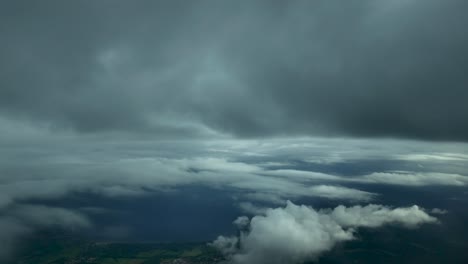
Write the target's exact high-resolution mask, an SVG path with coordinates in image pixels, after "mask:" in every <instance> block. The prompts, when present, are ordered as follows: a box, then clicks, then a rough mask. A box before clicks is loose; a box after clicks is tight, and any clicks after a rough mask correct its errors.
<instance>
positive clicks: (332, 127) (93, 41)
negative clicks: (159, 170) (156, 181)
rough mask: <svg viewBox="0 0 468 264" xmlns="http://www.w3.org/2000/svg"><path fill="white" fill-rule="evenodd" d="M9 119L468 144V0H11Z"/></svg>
mask: <svg viewBox="0 0 468 264" xmlns="http://www.w3.org/2000/svg"><path fill="white" fill-rule="evenodd" d="M1 6H2V7H1V8H0V34H1V42H0V56H1V58H2V59H1V60H0V115H3V116H6V117H12V118H20V119H22V120H29V121H35V122H36V121H38V122H41V123H46V124H49V125H50V126H51V127H53V128H59V129H73V130H75V131H77V132H79V133H94V132H109V131H124V132H129V133H135V134H140V133H150V134H154V135H156V136H157V135H175V136H177V137H187V136H188V137H191V136H194V135H209V134H210V133H221V134H223V133H226V134H232V135H234V136H237V137H263V136H278V135H281V136H294V135H339V136H343V135H344V136H359V137H380V136H383V137H403V138H416V139H426V140H453V141H467V140H468V121H467V120H468V103H467V99H468V88H467V87H468V86H467V85H468V75H467V74H466V69H468V65H467V64H468V58H467V57H468V31H467V30H466V28H465V25H466V24H468V21H467V20H468V18H467V17H466V15H465V10H467V8H468V2H467V1H462V0H460V1H456V0H450V1H432V0H431V1H422V0H411V1H383V0H382V1H322V2H318V1H287V2H283V1H105V0H103V1H40V2H31V1H2V3H1Z"/></svg>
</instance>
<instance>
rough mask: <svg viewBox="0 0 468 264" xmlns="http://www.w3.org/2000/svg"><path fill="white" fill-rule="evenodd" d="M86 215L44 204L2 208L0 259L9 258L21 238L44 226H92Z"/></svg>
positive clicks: (74, 227)
mask: <svg viewBox="0 0 468 264" xmlns="http://www.w3.org/2000/svg"><path fill="white" fill-rule="evenodd" d="M91 226H92V224H91V222H90V221H89V220H88V219H87V217H86V216H85V215H82V214H80V213H78V212H74V211H72V210H68V209H64V208H57V207H49V206H42V205H13V206H11V208H8V210H5V209H4V210H0V237H1V238H2V241H3V244H2V247H1V248H0V261H5V260H9V258H10V257H11V256H12V254H13V253H14V250H15V248H16V246H17V244H18V243H21V239H24V238H26V237H27V236H28V235H31V234H33V233H34V231H37V230H41V229H44V228H56V229H61V230H79V229H84V228H89V227H91Z"/></svg>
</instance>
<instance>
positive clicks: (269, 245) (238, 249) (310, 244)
mask: <svg viewBox="0 0 468 264" xmlns="http://www.w3.org/2000/svg"><path fill="white" fill-rule="evenodd" d="M239 219H242V222H243V223H248V221H247V219H246V218H245V217H242V218H239ZM437 221H438V220H437V219H436V218H435V217H432V216H430V215H428V214H427V213H426V212H425V211H424V210H423V209H421V208H420V207H418V206H416V205H415V206H411V207H403V208H389V207H386V206H382V205H373V204H370V205H367V206H353V207H345V206H342V205H340V206H338V207H336V208H335V209H333V210H331V209H327V210H318V211H317V210H315V209H313V208H311V207H308V206H305V205H295V204H293V203H292V202H289V201H288V202H287V205H286V206H285V207H280V208H275V209H266V210H265V213H264V214H261V215H257V216H254V217H253V218H252V219H251V220H250V225H249V226H248V227H247V228H244V230H246V231H242V232H241V234H240V236H239V237H224V236H220V237H218V238H217V239H216V240H215V241H214V242H213V243H212V245H213V246H215V247H217V248H219V249H220V250H221V251H222V252H223V253H224V254H226V256H227V258H228V260H229V261H230V262H231V263H234V264H244V263H256V264H263V263H265V264H266V263H269V264H276V263H277V264H288V263H291V264H292V263H301V262H303V261H307V260H312V259H314V258H316V257H317V256H319V255H320V254H322V253H324V252H325V251H328V250H330V249H332V248H333V247H334V246H335V245H336V244H337V243H340V242H343V241H348V240H352V239H354V233H355V232H356V228H359V227H368V228H376V227H380V226H383V225H386V224H400V225H402V226H403V227H410V228H415V227H417V226H419V225H421V224H424V223H436V222H437ZM235 222H236V223H237V222H239V221H237V220H236V221H235Z"/></svg>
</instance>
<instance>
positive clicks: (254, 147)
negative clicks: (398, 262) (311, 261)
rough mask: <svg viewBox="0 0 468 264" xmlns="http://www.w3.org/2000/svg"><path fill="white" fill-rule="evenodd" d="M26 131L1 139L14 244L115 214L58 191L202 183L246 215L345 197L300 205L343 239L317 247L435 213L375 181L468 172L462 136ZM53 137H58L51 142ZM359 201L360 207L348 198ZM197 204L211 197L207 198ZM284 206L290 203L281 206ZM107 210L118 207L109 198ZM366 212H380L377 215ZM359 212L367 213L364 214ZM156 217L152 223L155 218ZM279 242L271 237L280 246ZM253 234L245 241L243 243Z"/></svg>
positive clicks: (409, 182) (409, 187)
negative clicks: (322, 205) (322, 206)
mask: <svg viewBox="0 0 468 264" xmlns="http://www.w3.org/2000/svg"><path fill="white" fill-rule="evenodd" d="M23 132H24V133H26V134H28V133H29V132H27V130H24V131H22V132H19V133H17V134H11V135H10V136H9V139H10V140H8V141H3V142H2V146H3V148H2V151H0V155H1V156H2V157H3V158H2V161H1V162H0V172H1V174H0V190H1V192H0V194H1V195H0V201H1V206H0V212H1V215H0V220H1V222H0V223H1V224H0V227H1V228H0V232H1V233H2V236H4V237H8V240H9V241H11V242H9V245H10V247H11V248H13V245H14V244H15V241H16V242H18V241H20V239H22V238H25V237H27V235H28V234H32V232H33V231H34V230H41V229H43V228H61V229H66V230H76V229H78V228H80V229H83V228H84V229H93V228H95V227H94V225H95V223H93V221H92V219H94V216H95V215H96V214H99V215H106V214H109V215H112V212H111V211H109V210H108V209H107V208H105V206H104V207H99V208H92V206H93V204H92V203H91V204H89V205H88V206H91V208H81V207H80V208H78V207H76V206H75V207H73V206H72V207H69V206H67V205H60V204H55V205H50V204H51V203H52V204H53V203H54V201H60V200H64V199H68V197H74V196H77V195H79V196H83V195H84V196H86V195H91V196H93V197H102V198H103V199H108V200H115V199H117V200H120V199H123V200H134V199H137V200H138V199H145V198H144V197H151V196H152V195H154V194H157V193H161V194H165V193H168V194H171V195H173V196H172V197H177V196H179V195H180V196H184V194H183V192H182V193H179V194H178V191H179V190H183V189H184V188H187V187H190V186H201V187H203V188H208V189H212V190H216V192H220V193H223V195H224V196H226V197H229V199H230V201H231V202H230V203H233V204H234V205H235V206H236V207H238V208H239V211H240V212H244V213H245V214H247V215H250V216H255V215H258V214H259V215H264V214H267V215H268V212H270V211H269V210H266V208H268V207H278V206H280V209H274V210H278V211H281V210H286V209H287V210H286V211H288V210H290V209H291V208H296V207H295V205H293V204H292V203H289V204H287V202H286V201H288V200H290V201H293V202H296V203H306V204H307V203H310V202H312V203H314V201H328V202H326V204H327V205H328V206H330V205H331V206H338V205H340V204H344V206H346V207H343V206H338V207H337V208H336V209H334V211H333V212H334V213H330V212H328V211H323V210H319V211H314V210H313V209H309V208H308V207H301V208H305V209H303V210H306V211H307V212H308V213H310V214H312V215H313V214H318V215H324V216H326V217H331V218H330V219H333V221H335V222H336V223H335V225H336V226H335V227H336V228H341V231H340V232H342V234H343V237H342V238H343V239H341V238H336V239H335V238H332V239H331V240H330V241H329V242H327V243H328V244H327V246H324V247H323V251H326V249H330V248H332V247H333V245H334V244H335V243H337V242H340V241H342V240H343V241H344V240H349V239H351V238H353V236H352V234H353V233H354V229H353V230H352V229H350V228H351V227H363V226H364V227H365V226H371V227H377V226H380V225H382V224H386V223H393V222H397V223H400V224H403V225H406V226H414V225H416V224H417V223H419V220H418V219H419V218H418V217H422V218H421V219H422V220H421V221H422V222H435V219H434V218H432V217H430V216H429V215H428V214H427V213H426V212H425V211H423V210H422V209H419V208H418V207H408V206H411V205H413V204H414V203H419V202H420V201H421V197H419V198H417V199H413V198H411V197H410V198H411V199H406V198H402V199H399V200H397V202H398V206H401V208H400V207H398V208H396V209H389V208H388V207H380V206H373V205H369V204H372V203H376V204H377V203H382V202H385V203H384V204H386V205H388V206H392V205H393V204H388V203H387V201H389V199H388V198H394V197H395V196H394V195H393V194H389V193H388V192H381V190H379V188H382V187H381V186H389V187H391V186H398V187H399V186H401V187H403V188H406V189H405V192H406V193H407V194H410V195H411V193H413V192H414V193H415V196H417V195H416V194H417V193H418V192H419V193H420V191H419V190H422V192H423V193H424V192H426V191H425V189H424V188H440V187H446V188H455V189H454V190H458V191H456V192H454V194H456V195H459V194H460V193H462V190H463V189H465V188H466V185H467V184H468V180H467V179H468V176H467V175H465V174H462V172H463V171H466V167H467V162H466V154H467V153H466V151H465V146H464V145H463V144H458V143H437V144H438V145H437V152H436V151H434V145H433V143H424V142H416V141H400V140H353V139H323V138H300V139H271V140H239V139H229V140H228V139H226V140H186V141H151V140H140V141H134V140H132V141H116V140H115V139H113V138H111V139H105V138H100V137H96V138H94V137H90V138H86V139H84V138H82V137H76V136H75V135H69V134H64V135H63V134H62V135H56V134H55V135H52V134H50V133H48V132H47V133H45V134H44V135H42V136H38V138H35V137H29V136H28V137H27V139H28V140H29V144H28V145H25V144H24V143H23V139H25V138H26V137H25V136H24V135H21V133H23ZM38 134H39V133H38ZM51 142H58V143H59V144H57V145H55V146H54V145H53V144H51ZM52 146H54V147H52ZM397 189H401V188H400V187H399V188H397ZM389 195H390V196H389ZM395 195H396V197H398V196H399V195H397V194H395ZM452 198H456V199H466V197H464V196H459V197H452V196H449V195H448V194H447V196H446V197H444V198H443V199H452ZM215 199H216V198H215ZM390 200H391V199H390ZM166 201H168V204H167V205H166V206H169V207H170V206H171V202H170V200H166ZM422 201H424V199H423V200H422ZM447 201H448V200H447ZM174 204H175V203H174ZM178 204H179V205H178V206H183V204H182V205H180V203H178ZM355 204H359V205H360V207H353V205H355ZM202 206H207V207H209V206H210V202H209V200H208V201H207V202H206V204H205V205H202ZM282 206H286V209H281V207H282ZM429 206H432V205H429ZM435 206H437V208H434V209H433V208H432V207H428V208H427V210H428V212H429V213H430V214H432V215H434V216H438V215H441V213H447V212H446V210H447V208H446V207H444V206H445V205H444V202H442V203H439V204H436V205H434V207H435ZM228 207H229V206H228ZM288 208H289V209H288ZM405 208H406V209H405ZM112 210H119V209H118V208H116V207H115V206H113V208H112ZM156 210H158V209H156ZM274 210H273V211H274ZM291 210H292V209H291ZM301 210H302V209H301ZM431 210H432V211H431ZM317 212H318V213H317ZM340 212H341V213H344V214H346V215H351V214H357V215H358V216H355V217H357V218H360V219H361V220H360V221H361V222H353V221H354V220H350V219H348V220H346V219H344V218H339V216H340ZM376 212H377V213H376ZM361 214H362V215H361ZM369 214H371V215H374V216H375V217H377V218H378V219H377V220H378V221H377V220H376V221H377V223H376V224H374V223H373V222H372V221H373V218H372V217H369V216H368V215H369ZM359 215H361V216H359ZM398 217H400V218H398ZM401 217H404V218H405V221H403V220H401ZM257 218H258V217H257ZM305 218H308V217H305ZM253 219H256V218H255V217H253ZM268 219H269V218H268ZM293 219H294V218H293ZM363 219H365V220H366V221H371V222H372V223H371V222H369V223H367V222H366V223H364V222H362V220H363ZM294 221H296V220H294ZM304 221H305V220H304ZM311 221H312V220H311ZM346 221H351V222H346ZM387 221H388V222H387ZM100 224H102V223H100ZM180 224H183V223H182V222H180ZM186 224H187V225H190V224H189V223H186ZM442 224H443V223H442ZM12 225H13V226H12ZM114 225H117V226H114ZM125 225H126V223H125V222H122V223H113V226H110V227H107V228H106V230H107V229H108V232H107V231H106V232H107V234H108V235H109V237H114V236H118V234H117V233H121V234H122V236H124V237H125V234H127V233H128V232H131V231H129V227H125ZM154 225H158V222H157V220H156V222H154ZM96 227H97V226H96ZM97 228H99V227H97ZM101 228H102V227H101ZM112 228H114V229H112ZM250 229H252V230H253V227H252V226H251V227H250ZM112 230H114V231H112ZM319 230H320V229H317V230H316V231H317V232H321V231H319ZM311 232H312V231H311ZM112 233H115V234H112ZM246 234H248V233H246ZM253 234H255V233H253ZM227 238H228V237H226V239H227ZM247 238H248V236H246V238H245V239H247ZM344 238H346V239H344ZM146 239H148V238H146ZM154 239H156V240H157V239H158V238H157V237H154ZM297 239H299V238H297ZM311 239H312V240H313V238H311ZM273 240H274V238H272V240H271V241H273ZM246 241H250V240H246ZM268 241H270V240H268ZM283 242H284V241H283ZM283 242H281V241H276V242H275V243H279V244H278V245H277V246H279V245H280V244H281V243H283ZM242 243H244V242H242ZM245 243H247V242H245ZM251 243H253V242H248V244H249V245H250V244H251ZM272 243H273V242H272ZM316 246H317V247H319V249H317V253H314V252H315V251H311V252H312V253H311V252H309V251H307V250H306V251H304V252H302V253H300V257H299V258H300V259H303V258H309V257H311V256H315V255H319V254H320V252H322V246H320V245H319V244H317V245H316ZM249 247H250V246H249ZM253 247H255V246H254V245H253ZM252 250H253V252H251V253H249V252H247V251H245V252H244V251H239V252H237V251H236V252H232V253H233V259H237V258H243V257H241V256H243V255H246V256H245V258H260V255H261V254H264V253H265V252H263V253H258V252H257V250H259V249H255V248H254V249H252ZM265 250H267V249H265ZM268 250H269V249H268ZM291 250H292V249H291ZM11 252H12V251H11V249H8V248H6V249H4V250H3V252H2V255H3V256H7V255H8V253H11ZM250 254H254V255H255V256H253V255H252V256H250ZM288 254H289V253H288V251H285V252H284V261H296V259H295V258H296V257H295V256H292V255H291V256H290V255H288ZM237 255H239V257H237ZM239 261H241V260H239ZM256 261H257V262H258V261H260V260H256ZM258 263H260V262H258ZM285 263H286V262H285Z"/></svg>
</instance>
